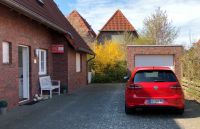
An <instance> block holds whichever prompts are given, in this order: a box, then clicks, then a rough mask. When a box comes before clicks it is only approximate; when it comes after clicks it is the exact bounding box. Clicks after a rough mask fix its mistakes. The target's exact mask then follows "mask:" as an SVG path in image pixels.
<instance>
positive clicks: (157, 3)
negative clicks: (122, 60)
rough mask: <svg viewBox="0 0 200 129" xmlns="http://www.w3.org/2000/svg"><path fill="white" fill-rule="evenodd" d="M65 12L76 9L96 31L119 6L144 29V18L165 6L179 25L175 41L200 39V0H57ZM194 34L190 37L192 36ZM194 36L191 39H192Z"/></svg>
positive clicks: (171, 17) (181, 42) (175, 24)
mask: <svg viewBox="0 0 200 129" xmlns="http://www.w3.org/2000/svg"><path fill="white" fill-rule="evenodd" d="M54 1H55V2H56V3H57V5H58V7H59V8H60V9H61V11H62V12H63V14H64V15H68V14H69V13H70V12H71V11H72V10H74V9H76V10H77V11H78V12H79V13H80V14H81V15H82V16H83V17H84V18H85V19H86V20H87V21H88V22H89V24H90V25H91V26H92V28H93V29H94V30H95V32H96V33H98V30H100V29H101V28H102V26H103V25H104V24H105V23H106V21H107V20H108V19H109V18H110V17H111V16H112V15H113V13H114V12H115V11H116V10H117V9H120V10H121V11H122V12H123V13H124V15H125V16H126V17H127V18H128V19H129V21H130V22H131V23H132V24H133V26H134V27H135V28H136V29H137V30H138V31H141V30H142V28H143V20H144V19H145V17H147V16H149V15H151V14H152V13H153V12H154V10H155V9H156V8H157V7H161V9H162V10H166V11H167V14H168V17H169V20H170V21H173V25H174V26H176V27H177V28H178V29H179V37H178V38H177V39H176V41H175V43H176V44H183V45H187V46H189V45H190V41H191V42H196V41H197V40H199V39H200V13H199V9H200V0H54ZM190 37H191V38H190ZM190 39H191V40H190Z"/></svg>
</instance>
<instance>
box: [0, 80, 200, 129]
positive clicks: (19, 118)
mask: <svg viewBox="0 0 200 129" xmlns="http://www.w3.org/2000/svg"><path fill="white" fill-rule="evenodd" d="M199 108H200V106H199V105H198V104H197V103H194V102H192V101H186V112H185V114H184V115H183V116H177V115H174V114H171V113H168V111H167V112H156V113H153V112H139V113H137V114H135V115H126V114H125V112H124V84H93V85H90V86H88V87H85V88H82V89H79V90H77V91H75V92H74V93H72V94H69V95H61V96H54V97H53V99H51V100H47V101H42V102H40V103H37V104H35V105H31V106H28V105H25V106H20V107H17V108H16V109H14V110H12V111H10V112H9V113H8V114H7V115H5V116H0V129H180V128H187V127H191V128H190V129H193V128H192V126H190V125H189V124H188V123H191V120H192V121H198V120H199V121H200V111H199V110H200V109H199ZM191 118H192V119H191ZM185 123H186V124H188V125H185ZM192 124H193V125H194V129H195V126H196V124H197V125H199V122H197V123H192ZM197 127H198V126H197Z"/></svg>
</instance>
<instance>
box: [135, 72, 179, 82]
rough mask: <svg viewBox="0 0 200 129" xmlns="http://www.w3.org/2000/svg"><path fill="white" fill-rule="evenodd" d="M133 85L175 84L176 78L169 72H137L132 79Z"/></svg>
mask: <svg viewBox="0 0 200 129" xmlns="http://www.w3.org/2000/svg"><path fill="white" fill-rule="evenodd" d="M133 81H134V83H139V82H177V79H176V76H175V75H174V73H173V72H172V71H170V70H152V71H150V70H146V71H138V72H137V73H136V74H135V77H134V79H133Z"/></svg>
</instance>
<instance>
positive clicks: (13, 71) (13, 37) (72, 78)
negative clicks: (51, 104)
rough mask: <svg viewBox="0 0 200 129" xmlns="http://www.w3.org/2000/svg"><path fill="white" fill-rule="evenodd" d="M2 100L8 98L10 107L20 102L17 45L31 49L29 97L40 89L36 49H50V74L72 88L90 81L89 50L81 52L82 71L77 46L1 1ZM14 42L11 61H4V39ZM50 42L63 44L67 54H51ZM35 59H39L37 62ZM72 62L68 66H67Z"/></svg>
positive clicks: (0, 95)
mask: <svg viewBox="0 0 200 129" xmlns="http://www.w3.org/2000/svg"><path fill="white" fill-rule="evenodd" d="M0 12H1V14H0V100H2V99H5V100H7V101H8V103H9V108H13V107H15V106H16V105H18V102H19V77H18V46H19V45H25V46H28V47H29V49H30V50H29V51H30V97H31V98H32V97H33V95H35V94H36V93H38V91H39V75H38V70H39V67H38V58H37V57H36V56H35V49H38V48H40V49H45V50H47V51H48V62H47V64H48V73H47V74H48V75H50V76H51V77H52V79H57V80H61V83H62V85H68V87H69V91H70V92H71V91H72V90H74V89H76V88H78V87H80V86H84V85H86V84H87V72H86V68H87V66H86V54H84V53H82V71H81V72H80V73H76V71H75V64H76V63H75V60H76V58H75V54H76V52H75V50H74V49H73V48H72V47H71V46H69V44H68V42H67V40H66V39H65V38H64V36H63V35H61V34H59V33H57V32H55V31H53V30H51V29H50V28H48V27H46V26H44V25H42V24H39V23H38V22H36V21H34V20H31V19H30V18H27V17H25V16H24V15H21V14H19V13H17V12H15V11H13V10H11V9H9V8H7V7H5V6H4V5H1V4H0ZM3 41H7V42H10V43H11V47H12V51H11V53H12V63H11V64H9V65H5V64H2V42H3ZM51 44H64V49H65V53H64V54H52V53H51V52H50V51H51V50H50V48H51ZM34 59H36V60H37V63H34ZM68 65H69V68H68Z"/></svg>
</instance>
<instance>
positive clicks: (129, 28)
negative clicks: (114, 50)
mask: <svg viewBox="0 0 200 129" xmlns="http://www.w3.org/2000/svg"><path fill="white" fill-rule="evenodd" d="M125 32H128V33H129V34H132V35H133V36H134V37H138V33H137V31H136V29H135V28H134V27H133V25H132V24H131V23H130V22H129V21H128V19H127V18H126V17H125V16H124V14H123V13H122V12H121V11H120V10H117V11H116V12H115V13H114V15H113V16H112V17H111V18H110V19H109V20H108V21H107V23H106V24H105V25H104V26H103V28H102V29H101V30H100V32H99V34H98V36H97V40H98V41H99V42H100V43H102V42H104V41H105V40H116V41H120V40H121V39H123V35H124V33H125Z"/></svg>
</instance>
